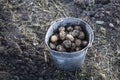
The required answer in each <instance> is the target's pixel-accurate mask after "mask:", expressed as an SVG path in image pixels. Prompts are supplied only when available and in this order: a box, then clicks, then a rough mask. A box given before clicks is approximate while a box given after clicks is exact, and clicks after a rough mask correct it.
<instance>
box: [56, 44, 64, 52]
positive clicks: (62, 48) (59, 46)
mask: <svg viewBox="0 0 120 80" xmlns="http://www.w3.org/2000/svg"><path fill="white" fill-rule="evenodd" d="M56 50H57V51H65V48H64V47H63V46H62V45H57V47H56Z"/></svg>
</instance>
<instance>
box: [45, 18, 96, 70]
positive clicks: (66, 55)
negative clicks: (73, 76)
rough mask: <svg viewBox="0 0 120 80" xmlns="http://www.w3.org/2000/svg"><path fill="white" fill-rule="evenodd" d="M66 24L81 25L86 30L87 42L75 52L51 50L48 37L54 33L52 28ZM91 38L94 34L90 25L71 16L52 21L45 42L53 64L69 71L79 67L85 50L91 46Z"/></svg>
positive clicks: (82, 61) (55, 28)
mask: <svg viewBox="0 0 120 80" xmlns="http://www.w3.org/2000/svg"><path fill="white" fill-rule="evenodd" d="M67 24H71V25H82V26H83V27H84V29H85V30H86V31H87V36H88V41H89V43H88V45H87V46H86V47H85V48H83V49H82V50H80V51H76V52H59V51H55V50H52V49H51V48H50V47H49V38H50V37H51V35H52V34H53V33H54V30H57V29H58V27H59V26H66V25H67ZM93 40H94V34H93V30H92V29H91V27H90V26H89V25H88V24H87V23H86V22H85V21H83V20H81V19H79V18H72V17H67V18H61V19H58V20H56V21H54V22H52V23H51V26H50V28H49V29H48V31H47V33H46V36H45V43H46V45H47V47H48V49H49V52H50V54H51V56H52V59H53V61H54V64H55V65H56V66H57V67H58V68H60V69H62V70H70V71H74V70H77V69H79V68H80V65H82V64H83V63H84V59H85V56H86V53H87V50H88V48H89V47H91V45H92V42H93Z"/></svg>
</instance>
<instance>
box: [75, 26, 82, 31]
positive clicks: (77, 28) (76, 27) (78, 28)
mask: <svg viewBox="0 0 120 80" xmlns="http://www.w3.org/2000/svg"><path fill="white" fill-rule="evenodd" d="M74 29H75V30H82V28H81V27H80V26H75V27H74Z"/></svg>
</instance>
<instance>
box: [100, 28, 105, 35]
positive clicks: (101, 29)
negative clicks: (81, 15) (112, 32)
mask: <svg viewBox="0 0 120 80" xmlns="http://www.w3.org/2000/svg"><path fill="white" fill-rule="evenodd" d="M100 33H101V34H103V35H106V29H105V28H104V27H100Z"/></svg>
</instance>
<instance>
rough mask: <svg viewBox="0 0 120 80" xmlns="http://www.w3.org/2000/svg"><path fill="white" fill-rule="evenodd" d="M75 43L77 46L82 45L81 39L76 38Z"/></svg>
mask: <svg viewBox="0 0 120 80" xmlns="http://www.w3.org/2000/svg"><path fill="white" fill-rule="evenodd" d="M75 45H76V46H77V47H78V46H80V45H81V40H79V39H77V40H75Z"/></svg>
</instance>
